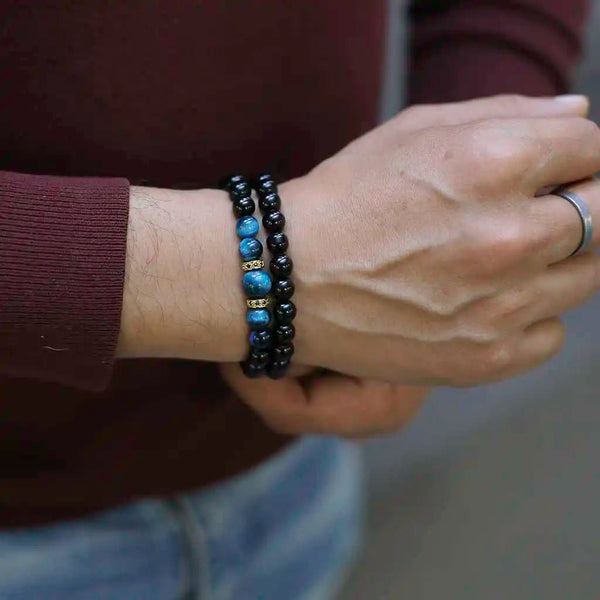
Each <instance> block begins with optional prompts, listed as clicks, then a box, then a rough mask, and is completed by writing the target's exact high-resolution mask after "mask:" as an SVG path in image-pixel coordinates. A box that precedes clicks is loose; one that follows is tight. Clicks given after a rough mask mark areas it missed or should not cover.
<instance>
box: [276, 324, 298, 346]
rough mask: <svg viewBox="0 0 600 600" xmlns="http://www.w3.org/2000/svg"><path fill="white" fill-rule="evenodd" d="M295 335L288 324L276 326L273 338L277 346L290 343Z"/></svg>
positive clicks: (292, 328)
mask: <svg viewBox="0 0 600 600" xmlns="http://www.w3.org/2000/svg"><path fill="white" fill-rule="evenodd" d="M295 335H296V328H295V327H294V326H293V325H292V324H291V323H290V324H289V325H277V327H275V337H276V338H277V343H278V344H283V343H284V342H291V341H292V340H293V339H294V336H295Z"/></svg>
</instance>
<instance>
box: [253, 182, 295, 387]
mask: <svg viewBox="0 0 600 600" xmlns="http://www.w3.org/2000/svg"><path fill="white" fill-rule="evenodd" d="M254 188H255V189H256V193H257V194H258V206H259V208H260V211H261V213H262V215H263V219H262V222H263V227H264V228H265V229H266V231H267V232H268V236H267V247H268V248H269V250H270V252H271V254H272V255H273V257H272V259H271V263H270V265H269V266H270V270H271V274H272V276H273V280H274V282H273V286H272V294H273V296H274V298H275V307H274V310H273V313H274V317H275V319H274V320H275V323H274V327H273V333H274V338H275V339H274V347H273V349H272V350H271V360H270V362H269V364H268V366H267V375H268V376H269V377H270V378H272V379H279V378H280V377H283V376H284V375H285V372H286V371H287V369H288V367H289V365H290V360H291V358H292V355H293V354H294V344H293V343H292V340H293V339H294V336H295V334H296V330H295V329H294V325H293V324H292V321H293V320H294V318H295V317H296V306H295V305H294V303H293V302H292V301H291V298H292V296H293V294H294V283H293V281H292V280H291V279H290V275H291V274H292V270H293V268H294V263H293V262H292V259H291V258H290V257H289V256H288V255H287V254H286V252H287V250H288V247H289V241H288V237H287V235H286V234H285V233H283V229H284V227H285V217H284V216H283V213H282V212H281V198H280V197H279V194H278V193H277V184H276V183H275V180H274V179H273V177H272V176H271V175H269V174H268V173H263V174H262V175H259V176H258V177H257V178H256V179H255V180H254Z"/></svg>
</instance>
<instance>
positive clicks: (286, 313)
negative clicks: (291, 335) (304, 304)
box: [274, 302, 296, 325]
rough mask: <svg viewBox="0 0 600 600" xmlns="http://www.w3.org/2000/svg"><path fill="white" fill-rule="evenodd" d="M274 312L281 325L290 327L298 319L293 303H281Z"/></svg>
mask: <svg viewBox="0 0 600 600" xmlns="http://www.w3.org/2000/svg"><path fill="white" fill-rule="evenodd" d="M274 312H275V317H276V318H277V321H278V322H279V323H283V324H284V325H288V324H289V323H291V322H292V321H293V320H294V318H295V317H296V305H295V304H294V303H293V302H281V304H276V305H275V311H274Z"/></svg>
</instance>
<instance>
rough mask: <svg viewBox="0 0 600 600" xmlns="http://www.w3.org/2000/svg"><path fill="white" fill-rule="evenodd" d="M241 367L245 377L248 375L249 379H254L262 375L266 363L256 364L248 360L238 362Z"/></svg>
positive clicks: (264, 371)
mask: <svg viewBox="0 0 600 600" xmlns="http://www.w3.org/2000/svg"><path fill="white" fill-rule="evenodd" d="M240 366H241V367H242V371H243V373H244V375H245V376H246V377H250V378H251V379H255V378H257V377H262V376H263V375H264V374H265V373H266V369H267V366H266V365H256V364H254V363H252V362H250V361H248V360H245V361H243V362H242V363H240Z"/></svg>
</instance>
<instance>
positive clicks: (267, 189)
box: [256, 179, 277, 196]
mask: <svg viewBox="0 0 600 600" xmlns="http://www.w3.org/2000/svg"><path fill="white" fill-rule="evenodd" d="M256 191H257V192H258V195H259V196H266V195H268V194H272V193H275V194H276V193H277V184H276V183H275V182H274V181H273V180H272V179H269V180H267V181H261V182H260V184H259V185H258V186H257V188H256Z"/></svg>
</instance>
